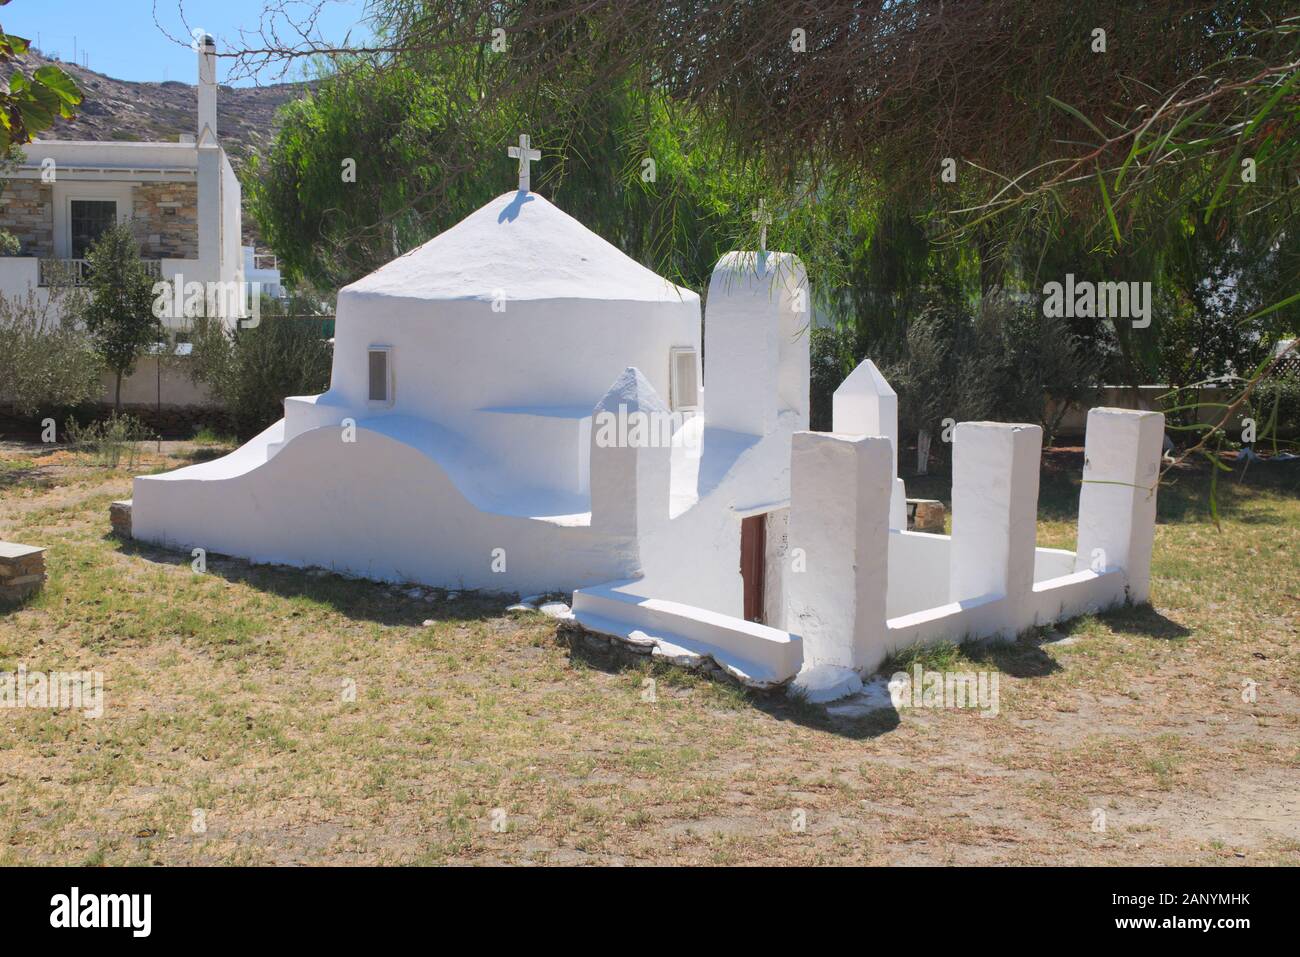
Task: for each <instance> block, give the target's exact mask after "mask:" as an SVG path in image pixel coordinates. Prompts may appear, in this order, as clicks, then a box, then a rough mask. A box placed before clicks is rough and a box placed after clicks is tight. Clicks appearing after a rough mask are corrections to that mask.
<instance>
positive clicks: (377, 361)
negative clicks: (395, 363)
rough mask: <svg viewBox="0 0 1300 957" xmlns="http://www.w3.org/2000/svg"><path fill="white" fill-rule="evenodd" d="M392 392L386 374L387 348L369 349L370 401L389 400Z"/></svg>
mask: <svg viewBox="0 0 1300 957" xmlns="http://www.w3.org/2000/svg"><path fill="white" fill-rule="evenodd" d="M391 392H392V389H391V387H390V381H389V375H388V350H387V349H371V350H370V401H371V402H389V401H391V399H390V398H389V394H390V393H391Z"/></svg>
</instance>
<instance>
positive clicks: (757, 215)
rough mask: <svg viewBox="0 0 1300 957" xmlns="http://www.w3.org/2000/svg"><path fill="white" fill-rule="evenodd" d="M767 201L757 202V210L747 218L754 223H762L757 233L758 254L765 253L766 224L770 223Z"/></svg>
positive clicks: (770, 217) (770, 216) (770, 215)
mask: <svg viewBox="0 0 1300 957" xmlns="http://www.w3.org/2000/svg"><path fill="white" fill-rule="evenodd" d="M766 206H767V200H764V199H760V200H759V201H758V209H756V210H754V211H753V212H752V213H750V214H749V218H750V219H752V220H753V221H754V222H756V223H762V228H761V229H760V230H759V233H758V248H759V251H760V252H767V224H768V223H770V222H771V221H772V214H771V212H769V211H768V210H767V209H766Z"/></svg>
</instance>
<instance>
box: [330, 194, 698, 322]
mask: <svg viewBox="0 0 1300 957" xmlns="http://www.w3.org/2000/svg"><path fill="white" fill-rule="evenodd" d="M498 290H499V291H500V292H498ZM341 292H342V293H343V294H345V295H348V296H358V297H362V298H371V297H389V296H392V297H401V298H404V299H428V300H443V301H446V300H491V299H493V298H494V297H495V296H496V295H499V294H504V296H505V298H506V299H507V300H511V301H518V300H530V299H533V300H537V299H601V300H609V301H633V302H683V301H687V302H695V301H698V299H699V297H698V296H697V295H696V294H695V293H694V292H691V291H690V290H689V289H683V288H681V287H680V286H676V285H674V284H673V283H671V282H669V281H668V280H667V279H664V278H663V277H662V276H658V275H656V274H655V273H654V272H652V271H651V270H649V269H647V268H646V267H645V266H642V265H641V264H640V263H638V262H637V261H636V260H634V259H632V258H630V257H628V256H627V255H625V254H624V253H623V252H621V251H620V250H619V249H617V248H615V247H614V246H612V245H611V244H610V243H608V242H606V241H605V240H604V239H601V238H600V237H599V236H597V235H596V234H595V233H593V232H592V231H591V230H590V229H588V228H587V227H586V226H584V225H582V223H580V222H578V221H577V220H576V219H574V218H573V217H572V216H570V215H568V214H567V213H565V212H563V211H562V210H560V209H559V208H557V207H556V206H554V205H553V204H551V203H549V202H548V201H547V200H546V199H544V198H543V197H541V196H539V195H538V194H536V193H532V192H529V193H523V192H509V193H503V194H502V195H500V196H498V197H497V198H496V199H494V200H492V201H491V202H490V203H488V204H487V205H486V206H483V207H482V208H481V209H479V210H477V211H475V212H473V213H470V215H468V216H466V217H465V218H464V219H462V220H461V221H460V222H459V223H457V224H456V225H455V226H453V227H451V229H448V230H447V231H446V232H444V233H440V234H439V235H437V236H435V237H434V238H433V239H430V240H429V241H428V242H427V243H425V244H424V245H422V246H417V247H416V248H415V249H412V250H411V251H410V252H408V253H405V254H403V255H401V256H399V257H398V258H397V259H394V260H393V261H392V262H390V263H388V264H386V265H384V266H381V267H379V268H378V269H376V270H375V271H374V272H372V273H371V274H370V275H368V276H365V277H363V278H361V279H358V280H357V281H356V282H354V283H352V284H351V285H349V286H345V287H344V288H343V289H342V290H341Z"/></svg>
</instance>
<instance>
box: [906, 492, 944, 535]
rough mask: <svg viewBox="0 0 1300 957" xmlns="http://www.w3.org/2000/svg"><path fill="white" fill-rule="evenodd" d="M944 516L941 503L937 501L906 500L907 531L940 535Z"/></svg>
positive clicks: (925, 499) (922, 499)
mask: <svg viewBox="0 0 1300 957" xmlns="http://www.w3.org/2000/svg"><path fill="white" fill-rule="evenodd" d="M946 514H947V513H946V510H945V509H944V507H943V502H940V501H939V500H938V499H933V498H909V499H908V500H907V529H908V531H911V532H933V533H935V534H937V535H942V534H943V522H944V517H945V515H946Z"/></svg>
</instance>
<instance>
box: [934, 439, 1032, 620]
mask: <svg viewBox="0 0 1300 957" xmlns="http://www.w3.org/2000/svg"><path fill="white" fill-rule="evenodd" d="M1042 449H1043V430H1042V429H1041V428H1040V427H1039V426H1037V425H1012V424H1010V423H1005V422H962V423H959V424H958V426H957V428H956V430H955V432H954V434H953V451H952V549H951V551H950V553H949V579H948V580H949V592H948V597H949V600H951V601H965V600H967V599H971V598H979V597H980V596H982V595H1005V596H1007V597H1008V598H1009V599H1010V601H1011V604H1012V606H1014V605H1015V604H1016V603H1017V602H1020V601H1021V599H1022V598H1023V597H1025V596H1028V594H1029V593H1030V592H1031V591H1032V590H1033V585H1034V542H1035V536H1036V533H1037V528H1038V462H1039V457H1040V456H1041V454H1042ZM1017 617H1019V616H1017V615H1011V616H1010V618H1012V619H1014V618H1017Z"/></svg>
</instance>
